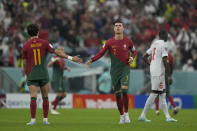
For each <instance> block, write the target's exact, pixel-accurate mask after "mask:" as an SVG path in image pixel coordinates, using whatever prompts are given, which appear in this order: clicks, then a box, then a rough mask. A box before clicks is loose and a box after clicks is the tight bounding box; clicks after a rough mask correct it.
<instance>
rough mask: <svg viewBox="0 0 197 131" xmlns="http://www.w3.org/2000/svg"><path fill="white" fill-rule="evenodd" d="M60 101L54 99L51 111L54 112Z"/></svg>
mask: <svg viewBox="0 0 197 131" xmlns="http://www.w3.org/2000/svg"><path fill="white" fill-rule="evenodd" d="M59 101H60V99H59V98H58V97H56V98H55V100H54V101H53V102H52V105H53V109H54V110H56V106H57V104H58V103H59Z"/></svg>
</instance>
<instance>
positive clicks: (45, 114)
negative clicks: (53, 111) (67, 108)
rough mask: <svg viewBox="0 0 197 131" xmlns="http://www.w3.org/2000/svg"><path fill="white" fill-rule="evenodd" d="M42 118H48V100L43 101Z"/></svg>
mask: <svg viewBox="0 0 197 131" xmlns="http://www.w3.org/2000/svg"><path fill="white" fill-rule="evenodd" d="M42 106H43V116H44V118H48V111H49V100H48V99H43V105H42Z"/></svg>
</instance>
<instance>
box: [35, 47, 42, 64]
mask: <svg viewBox="0 0 197 131" xmlns="http://www.w3.org/2000/svg"><path fill="white" fill-rule="evenodd" d="M33 52H34V62H35V65H37V64H39V65H40V64H41V58H40V49H33ZM37 53H38V62H37V55H36V54H37Z"/></svg>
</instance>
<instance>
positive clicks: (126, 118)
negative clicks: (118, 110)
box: [124, 112, 131, 124]
mask: <svg viewBox="0 0 197 131" xmlns="http://www.w3.org/2000/svg"><path fill="white" fill-rule="evenodd" d="M124 122H125V123H127V124H129V123H131V121H130V118H129V113H128V112H127V113H124Z"/></svg>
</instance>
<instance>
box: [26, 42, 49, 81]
mask: <svg viewBox="0 0 197 131" xmlns="http://www.w3.org/2000/svg"><path fill="white" fill-rule="evenodd" d="M51 50H52V49H50V47H49V43H48V41H45V40H42V39H39V38H33V39H31V40H29V41H28V42H27V43H26V44H25V45H24V47H23V59H26V60H27V64H28V69H27V75H28V80H40V79H46V78H48V71H47V68H46V54H47V52H48V51H50V52H51Z"/></svg>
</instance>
